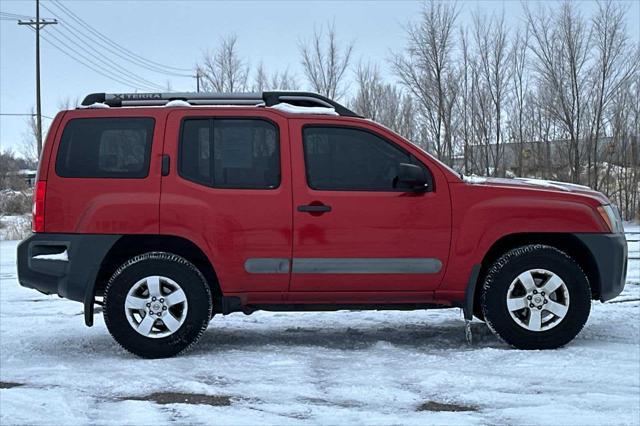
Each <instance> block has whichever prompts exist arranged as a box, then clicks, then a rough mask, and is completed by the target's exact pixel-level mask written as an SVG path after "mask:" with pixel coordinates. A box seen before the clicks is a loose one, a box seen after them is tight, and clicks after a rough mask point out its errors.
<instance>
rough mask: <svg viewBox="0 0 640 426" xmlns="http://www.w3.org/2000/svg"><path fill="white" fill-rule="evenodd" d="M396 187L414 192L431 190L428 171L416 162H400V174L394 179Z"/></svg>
mask: <svg viewBox="0 0 640 426" xmlns="http://www.w3.org/2000/svg"><path fill="white" fill-rule="evenodd" d="M393 186H394V188H398V189H406V190H408V191H413V192H425V191H428V190H429V179H428V177H427V173H426V172H425V171H424V169H423V168H422V167H420V166H416V165H415V164H407V163H400V164H399V165H398V176H396V178H395V179H394V180H393Z"/></svg>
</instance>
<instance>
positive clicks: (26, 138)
mask: <svg viewBox="0 0 640 426" xmlns="http://www.w3.org/2000/svg"><path fill="white" fill-rule="evenodd" d="M25 124H26V126H27V127H26V129H25V130H24V132H23V134H22V144H21V146H20V154H21V155H22V156H23V157H24V158H25V159H27V160H28V161H31V162H34V163H37V162H38V160H39V156H40V155H39V152H38V124H37V122H36V114H35V110H34V108H33V107H31V114H30V115H29V117H27V119H26V120H25ZM45 133H46V132H45Z"/></svg>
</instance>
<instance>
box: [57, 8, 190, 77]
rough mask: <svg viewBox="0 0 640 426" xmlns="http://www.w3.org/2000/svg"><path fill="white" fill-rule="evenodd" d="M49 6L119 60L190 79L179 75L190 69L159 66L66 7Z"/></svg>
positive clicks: (186, 75)
mask: <svg viewBox="0 0 640 426" xmlns="http://www.w3.org/2000/svg"><path fill="white" fill-rule="evenodd" d="M50 4H52V5H54V6H56V7H57V8H58V9H60V10H61V11H62V12H63V13H64V14H66V15H67V16H69V17H71V19H73V20H74V21H75V22H77V23H78V24H79V25H81V26H82V27H84V28H85V29H86V30H88V31H90V32H91V33H93V34H94V35H95V36H96V37H97V38H98V39H99V40H97V39H94V41H96V42H97V43H98V44H100V45H101V46H102V47H103V48H105V49H107V50H109V51H111V52H112V53H114V54H116V55H118V56H120V57H121V58H123V59H125V60H127V61H129V62H131V63H133V64H136V65H137V66H140V67H143V68H146V69H148V70H151V71H154V72H157V73H162V74H167V75H174V76H178V77H191V74H183V73H179V72H191V70H190V69H187V68H177V67H172V66H168V65H163V64H161V63H159V62H155V61H152V60H150V59H146V58H144V57H142V56H140V55H138V54H137V53H135V52H133V51H131V50H129V49H127V48H126V47H123V46H122V45H120V44H118V43H116V42H114V41H113V40H111V39H110V38H109V37H107V36H105V35H104V34H102V33H101V32H99V31H98V30H96V29H95V28H94V27H92V26H91V25H89V24H88V23H87V22H86V21H85V20H83V19H82V18H80V17H79V16H78V15H76V14H75V13H74V12H73V11H71V10H70V9H69V8H68V7H66V6H65V5H63V4H62V3H61V2H59V1H57V0H52V2H51V3H50ZM45 7H46V6H45ZM47 10H48V11H49V12H51V13H54V12H53V11H51V10H50V9H48V8H47ZM80 32H81V31H80ZM114 49H116V50H114ZM118 51H119V53H115V52H118Z"/></svg>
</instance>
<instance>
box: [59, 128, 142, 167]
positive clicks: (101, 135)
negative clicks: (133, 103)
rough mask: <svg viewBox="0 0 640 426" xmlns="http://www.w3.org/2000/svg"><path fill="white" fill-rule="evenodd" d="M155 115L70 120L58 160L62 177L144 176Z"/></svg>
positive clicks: (61, 143) (63, 136)
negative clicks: (151, 116)
mask: <svg viewBox="0 0 640 426" xmlns="http://www.w3.org/2000/svg"><path fill="white" fill-rule="evenodd" d="M153 125H154V120H153V119H152V118H78V119H74V120H71V121H69V122H68V123H67V125H66V127H65V129H64V132H63V133H62V139H61V140H60V148H59V149H58V156H57V159H56V173H57V174H58V175H59V176H62V177H83V178H144V177H146V176H147V175H148V174H149V156H150V152H151V143H152V140H153Z"/></svg>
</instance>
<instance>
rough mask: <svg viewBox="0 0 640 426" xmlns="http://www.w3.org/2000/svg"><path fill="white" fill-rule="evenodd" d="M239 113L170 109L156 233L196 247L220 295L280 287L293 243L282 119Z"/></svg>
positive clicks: (285, 282) (285, 280)
mask: <svg viewBox="0 0 640 426" xmlns="http://www.w3.org/2000/svg"><path fill="white" fill-rule="evenodd" d="M244 114H246V112H239V110H238V108H215V109H213V108H202V109H199V108H193V109H180V110H175V111H172V112H171V113H170V114H169V115H168V118H167V130H166V137H165V145H164V152H165V154H166V155H168V156H169V157H170V165H171V166H170V170H169V173H168V175H167V176H164V177H163V178H162V195H161V201H160V233H161V234H169V235H177V236H181V237H184V238H186V239H188V240H190V241H193V242H195V243H196V244H197V245H198V246H200V247H201V248H202V249H203V250H204V251H205V252H206V253H207V255H208V256H209V259H210V260H211V262H212V263H213V266H214V268H215V271H216V273H217V275H218V279H219V281H220V285H221V287H222V290H223V292H224V293H225V294H233V293H248V292H252V293H263V294H264V293H269V292H283V291H286V290H287V288H288V285H289V262H290V259H291V248H292V237H291V233H292V217H291V202H292V201H291V175H290V155H289V145H288V128H287V120H286V119H284V118H283V117H281V116H280V115H278V114H272V113H270V112H268V111H263V112H261V115H260V116H245V115H244ZM279 298H280V296H277V297H276V298H275V300H276V301H277V300H280V299H279Z"/></svg>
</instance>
